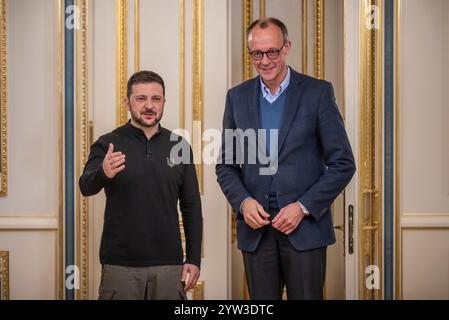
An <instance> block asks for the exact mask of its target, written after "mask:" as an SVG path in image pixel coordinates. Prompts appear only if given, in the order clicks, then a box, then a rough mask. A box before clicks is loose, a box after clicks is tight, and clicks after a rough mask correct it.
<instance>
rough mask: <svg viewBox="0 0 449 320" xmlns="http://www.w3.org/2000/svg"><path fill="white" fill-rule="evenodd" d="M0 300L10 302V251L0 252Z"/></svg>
mask: <svg viewBox="0 0 449 320" xmlns="http://www.w3.org/2000/svg"><path fill="white" fill-rule="evenodd" d="M0 280H1V281H0V288H1V292H0V300H9V251H0Z"/></svg>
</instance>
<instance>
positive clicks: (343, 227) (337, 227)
mask: <svg viewBox="0 0 449 320" xmlns="http://www.w3.org/2000/svg"><path fill="white" fill-rule="evenodd" d="M334 228H335V229H337V230H340V231H343V232H345V226H344V225H342V224H340V225H338V226H334Z"/></svg>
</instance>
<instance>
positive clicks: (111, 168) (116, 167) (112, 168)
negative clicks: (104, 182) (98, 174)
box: [103, 143, 125, 179]
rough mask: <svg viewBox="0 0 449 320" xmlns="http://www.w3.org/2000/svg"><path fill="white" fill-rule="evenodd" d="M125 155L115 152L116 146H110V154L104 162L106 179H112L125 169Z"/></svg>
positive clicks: (108, 153) (107, 154)
mask: <svg viewBox="0 0 449 320" xmlns="http://www.w3.org/2000/svg"><path fill="white" fill-rule="evenodd" d="M124 163H125V155H124V154H123V153H121V152H120V151H118V152H114V145H113V144H112V143H110V144H109V148H108V152H107V153H106V156H105V157H104V160H103V171H104V174H105V175H106V177H108V178H109V179H112V178H114V177H115V175H116V174H117V173H119V172H120V171H122V170H123V169H125V165H124Z"/></svg>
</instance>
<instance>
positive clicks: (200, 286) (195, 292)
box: [187, 281, 204, 300]
mask: <svg viewBox="0 0 449 320" xmlns="http://www.w3.org/2000/svg"><path fill="white" fill-rule="evenodd" d="M187 292H188V293H190V294H191V295H192V300H204V281H198V282H197V283H196V284H195V286H194V287H193V288H192V289H190V290H189V291H187Z"/></svg>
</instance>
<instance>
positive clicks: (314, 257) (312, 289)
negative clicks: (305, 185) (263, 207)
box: [242, 212, 326, 300]
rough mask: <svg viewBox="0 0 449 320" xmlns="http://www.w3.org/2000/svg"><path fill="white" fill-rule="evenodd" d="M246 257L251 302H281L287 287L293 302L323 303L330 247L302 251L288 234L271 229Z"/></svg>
mask: <svg viewBox="0 0 449 320" xmlns="http://www.w3.org/2000/svg"><path fill="white" fill-rule="evenodd" d="M270 214H272V212H270ZM242 254H243V263H244V265H245V274H246V281H247V284H248V290H249V294H250V297H251V299H253V300H280V299H282V293H283V289H284V285H285V286H286V289H287V298H288V299H289V300H303V299H306V300H321V299H323V287H324V277H325V271H326V247H324V248H318V249H313V250H307V251H298V250H296V249H295V248H293V246H292V245H291V244H290V242H289V240H288V238H287V236H286V235H285V234H283V233H281V232H279V231H278V230H276V229H274V228H273V227H271V225H268V226H266V227H265V230H264V233H263V236H262V239H261V241H260V243H259V247H258V248H257V249H256V250H255V251H254V252H245V251H242Z"/></svg>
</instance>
